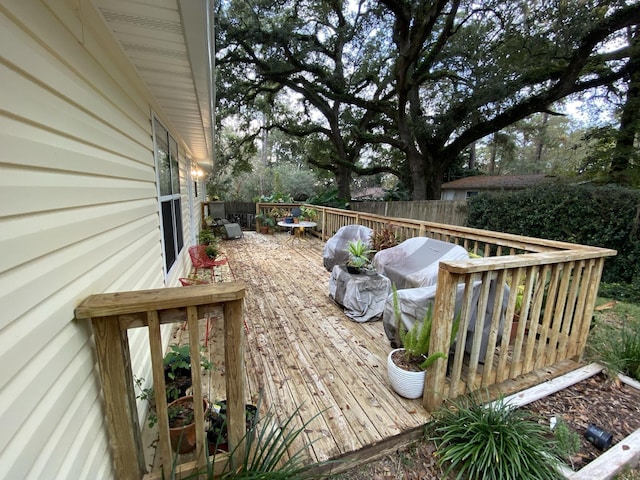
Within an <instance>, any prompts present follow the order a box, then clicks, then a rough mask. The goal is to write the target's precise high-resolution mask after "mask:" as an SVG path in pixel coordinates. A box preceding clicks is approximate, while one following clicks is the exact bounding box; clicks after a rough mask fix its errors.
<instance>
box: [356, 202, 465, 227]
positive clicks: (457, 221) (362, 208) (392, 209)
mask: <svg viewBox="0 0 640 480" xmlns="http://www.w3.org/2000/svg"><path fill="white" fill-rule="evenodd" d="M351 208H352V209H353V210H355V211H358V212H366V213H374V214H376V215H383V216H385V217H398V218H413V219H416V220H425V221H428V222H435V223H446V224H448V225H464V224H465V222H466V221H467V201H466V200H411V201H394V202H351Z"/></svg>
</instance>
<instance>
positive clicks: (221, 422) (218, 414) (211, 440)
mask: <svg viewBox="0 0 640 480" xmlns="http://www.w3.org/2000/svg"><path fill="white" fill-rule="evenodd" d="M257 421H258V407H257V406H256V405H252V404H249V403H248V404H246V405H245V422H246V429H247V431H249V430H251V429H252V428H253V427H254V425H255V424H256V423H257ZM208 423H209V426H208V427H207V442H208V444H209V453H210V454H212V453H215V452H228V451H229V436H228V433H227V401H226V400H221V401H219V402H216V403H214V404H213V405H212V406H211V410H210V412H209V414H208Z"/></svg>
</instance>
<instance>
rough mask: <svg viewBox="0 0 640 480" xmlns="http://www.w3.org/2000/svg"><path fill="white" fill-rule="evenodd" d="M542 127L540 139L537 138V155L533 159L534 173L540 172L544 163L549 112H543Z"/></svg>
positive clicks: (539, 133)
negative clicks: (543, 151) (543, 154)
mask: <svg viewBox="0 0 640 480" xmlns="http://www.w3.org/2000/svg"><path fill="white" fill-rule="evenodd" d="M542 115H543V116H542V127H540V130H539V131H538V139H537V140H536V156H535V158H534V159H533V173H540V172H541V168H540V165H541V164H542V149H543V148H544V141H545V138H546V136H547V135H546V133H547V125H548V124H549V114H548V113H547V112H545V113H543V114H542Z"/></svg>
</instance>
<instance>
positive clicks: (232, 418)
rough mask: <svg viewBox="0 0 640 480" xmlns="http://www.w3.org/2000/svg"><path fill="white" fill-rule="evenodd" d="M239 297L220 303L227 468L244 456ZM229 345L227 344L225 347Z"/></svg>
mask: <svg viewBox="0 0 640 480" xmlns="http://www.w3.org/2000/svg"><path fill="white" fill-rule="evenodd" d="M242 305H243V301H242V300H236V301H231V302H226V303H225V304H224V344H225V349H224V355H225V368H226V373H225V381H226V387H227V408H228V415H229V422H228V432H229V451H230V452H232V458H231V468H232V469H233V468H236V466H237V465H236V464H237V462H238V461H242V459H243V458H244V450H245V444H244V442H243V441H242V439H243V438H244V436H245V424H246V421H245V406H244V399H245V395H244V348H245V347H244V341H243V339H244V336H243V334H242V328H243V323H244V322H243V320H244V315H243V312H242ZM228 346H230V347H231V348H229V347H228Z"/></svg>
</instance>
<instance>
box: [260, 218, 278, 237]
mask: <svg viewBox="0 0 640 480" xmlns="http://www.w3.org/2000/svg"><path fill="white" fill-rule="evenodd" d="M256 220H257V221H258V229H259V230H260V233H265V234H266V233H269V231H270V230H271V229H273V227H275V226H276V222H275V220H274V219H273V218H272V217H270V216H269V215H267V214H266V213H259V214H258V215H256Z"/></svg>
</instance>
